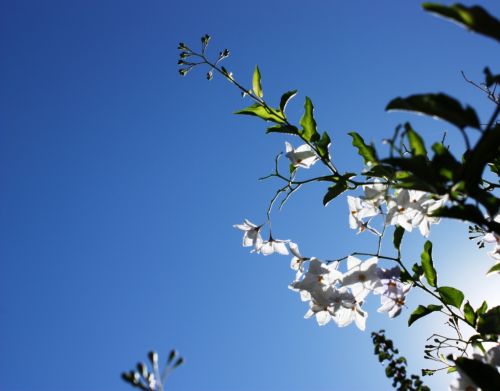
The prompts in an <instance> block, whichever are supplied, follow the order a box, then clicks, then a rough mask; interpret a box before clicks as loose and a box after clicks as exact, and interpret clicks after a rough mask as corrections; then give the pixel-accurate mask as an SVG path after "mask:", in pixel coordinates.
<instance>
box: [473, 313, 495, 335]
mask: <svg viewBox="0 0 500 391" xmlns="http://www.w3.org/2000/svg"><path fill="white" fill-rule="evenodd" d="M477 331H479V332H480V333H481V334H483V335H484V334H495V335H498V334H500V306H496V307H493V308H492V309H491V310H489V311H488V312H486V313H484V314H482V315H480V316H479V319H478V321H477Z"/></svg>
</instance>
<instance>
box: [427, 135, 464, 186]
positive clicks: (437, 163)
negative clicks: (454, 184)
mask: <svg viewBox="0 0 500 391" xmlns="http://www.w3.org/2000/svg"><path fill="white" fill-rule="evenodd" d="M432 150H433V151H434V156H433V158H432V162H431V168H432V170H433V171H435V172H436V173H437V174H439V176H441V178H442V179H443V180H444V181H455V180H456V179H457V178H458V177H459V176H460V175H461V173H462V165H461V164H460V163H459V162H457V160H456V159H455V157H454V156H453V155H452V154H451V153H450V151H449V150H448V148H445V146H444V145H443V144H442V143H434V144H433V145H432Z"/></svg>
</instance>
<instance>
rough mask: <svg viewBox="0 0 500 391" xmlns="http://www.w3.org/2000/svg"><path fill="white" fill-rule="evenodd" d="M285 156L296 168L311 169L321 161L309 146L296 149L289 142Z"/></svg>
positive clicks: (304, 145)
mask: <svg viewBox="0 0 500 391" xmlns="http://www.w3.org/2000/svg"><path fill="white" fill-rule="evenodd" d="M285 148H286V153H285V156H286V157H287V158H288V159H290V162H291V163H292V165H293V166H294V167H303V168H309V167H311V166H312V165H313V164H314V163H316V162H317V161H318V159H319V157H318V155H317V154H316V152H314V150H313V149H312V148H311V147H310V146H309V145H307V144H303V145H301V146H300V147H298V148H297V149H294V148H293V147H292V145H291V144H290V143H289V142H285Z"/></svg>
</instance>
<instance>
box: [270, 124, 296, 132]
mask: <svg viewBox="0 0 500 391" xmlns="http://www.w3.org/2000/svg"><path fill="white" fill-rule="evenodd" d="M266 133H287V134H294V135H297V134H299V130H298V129H297V128H296V127H295V126H293V125H287V124H283V125H274V126H271V127H269V128H267V130H266Z"/></svg>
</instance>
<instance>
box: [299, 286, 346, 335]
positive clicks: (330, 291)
mask: <svg viewBox="0 0 500 391" xmlns="http://www.w3.org/2000/svg"><path fill="white" fill-rule="evenodd" d="M337 293H338V291H337V290H336V289H335V288H333V287H331V286H330V287H328V288H327V289H325V290H322V291H320V292H318V293H317V294H316V295H315V297H314V299H312V300H311V302H310V303H309V311H307V312H306V314H305V315H304V318H306V319H308V318H310V317H311V316H313V315H315V316H316V321H317V322H318V324H319V325H320V326H324V325H325V324H327V323H328V322H329V321H330V320H331V319H332V310H331V303H332V301H333V298H334V296H335V295H336V294H337Z"/></svg>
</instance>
